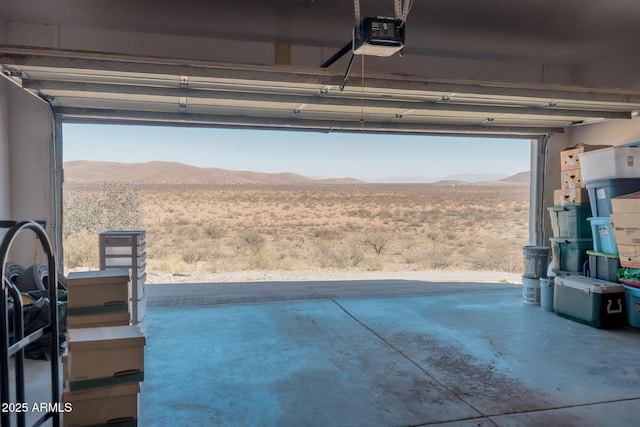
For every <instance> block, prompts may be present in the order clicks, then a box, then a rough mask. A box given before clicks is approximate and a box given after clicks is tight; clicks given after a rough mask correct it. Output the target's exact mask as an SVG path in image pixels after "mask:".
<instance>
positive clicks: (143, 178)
mask: <svg viewBox="0 0 640 427" xmlns="http://www.w3.org/2000/svg"><path fill="white" fill-rule="evenodd" d="M64 177H65V182H66V183H69V184H74V183H75V184H96V183H101V182H127V183H130V184H142V185H144V184H154V185H163V184H165V185H238V184H271V185H278V184H280V185H282V184H350V185H355V184H365V181H361V180H358V179H355V178H331V179H313V178H309V177H306V176H302V175H299V174H295V173H288V172H285V173H262V172H249V171H234V170H229V169H220V168H200V167H197V166H191V165H186V164H183V163H178V162H160V161H153V162H145V163H116V162H99V161H89V160H76V161H72V162H65V163H64ZM498 177H501V179H500V178H498ZM460 178H462V179H460ZM479 178H483V179H482V180H480V179H479ZM398 179H399V178H394V179H393V180H384V181H381V182H388V183H415V182H416V181H413V180H410V179H408V178H407V180H405V181H402V180H398ZM420 182H424V181H420ZM434 184H436V185H454V184H457V185H463V184H473V185H478V184H485V185H486V184H491V185H510V184H511V185H513V184H519V185H522V184H525V185H527V184H529V172H522V173H519V174H517V175H513V176H511V177H506V178H504V175H497V174H496V175H459V176H451V177H447V178H446V179H445V180H441V181H439V182H437V183H434Z"/></svg>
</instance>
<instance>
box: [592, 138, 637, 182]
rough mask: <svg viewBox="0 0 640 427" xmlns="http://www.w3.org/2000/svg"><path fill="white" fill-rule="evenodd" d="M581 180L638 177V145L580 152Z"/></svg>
mask: <svg viewBox="0 0 640 427" xmlns="http://www.w3.org/2000/svg"><path fill="white" fill-rule="evenodd" d="M580 168H581V171H582V182H585V183H588V182H593V181H598V180H602V179H614V178H640V147H627V146H624V147H611V148H603V149H602V150H595V151H588V152H586V153H580Z"/></svg>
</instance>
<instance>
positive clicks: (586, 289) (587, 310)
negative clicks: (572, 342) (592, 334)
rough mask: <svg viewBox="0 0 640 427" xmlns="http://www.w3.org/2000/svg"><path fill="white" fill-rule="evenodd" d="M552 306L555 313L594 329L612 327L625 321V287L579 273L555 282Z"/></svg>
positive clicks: (557, 279) (559, 278)
mask: <svg viewBox="0 0 640 427" xmlns="http://www.w3.org/2000/svg"><path fill="white" fill-rule="evenodd" d="M554 287H555V289H554V302H553V307H554V310H555V312H556V314H557V315H558V316H561V317H565V318H567V319H571V320H574V321H576V322H580V323H584V324H585V325H589V326H593V327H595V328H615V327H620V326H623V325H624V324H625V323H626V321H627V313H626V311H627V310H626V304H625V289H624V287H623V286H622V285H620V284H618V283H611V282H607V281H604V280H598V279H591V278H589V277H581V276H561V277H556V279H555V281H554Z"/></svg>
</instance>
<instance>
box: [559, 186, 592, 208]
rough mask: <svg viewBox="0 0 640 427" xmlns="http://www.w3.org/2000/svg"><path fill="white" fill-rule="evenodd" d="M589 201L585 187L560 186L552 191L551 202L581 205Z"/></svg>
mask: <svg viewBox="0 0 640 427" xmlns="http://www.w3.org/2000/svg"><path fill="white" fill-rule="evenodd" d="M587 203H589V192H588V191H587V189H586V188H562V189H560V190H555V191H554V192H553V204H554V205H556V206H564V205H583V204H587Z"/></svg>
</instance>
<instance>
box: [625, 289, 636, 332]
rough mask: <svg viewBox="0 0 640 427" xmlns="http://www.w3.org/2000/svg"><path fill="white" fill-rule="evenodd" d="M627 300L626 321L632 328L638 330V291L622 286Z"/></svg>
mask: <svg viewBox="0 0 640 427" xmlns="http://www.w3.org/2000/svg"><path fill="white" fill-rule="evenodd" d="M624 293H625V298H626V300H627V320H628V321H629V324H630V325H631V326H633V327H634V328H640V289H638V288H632V287H631V286H627V285H624Z"/></svg>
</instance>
